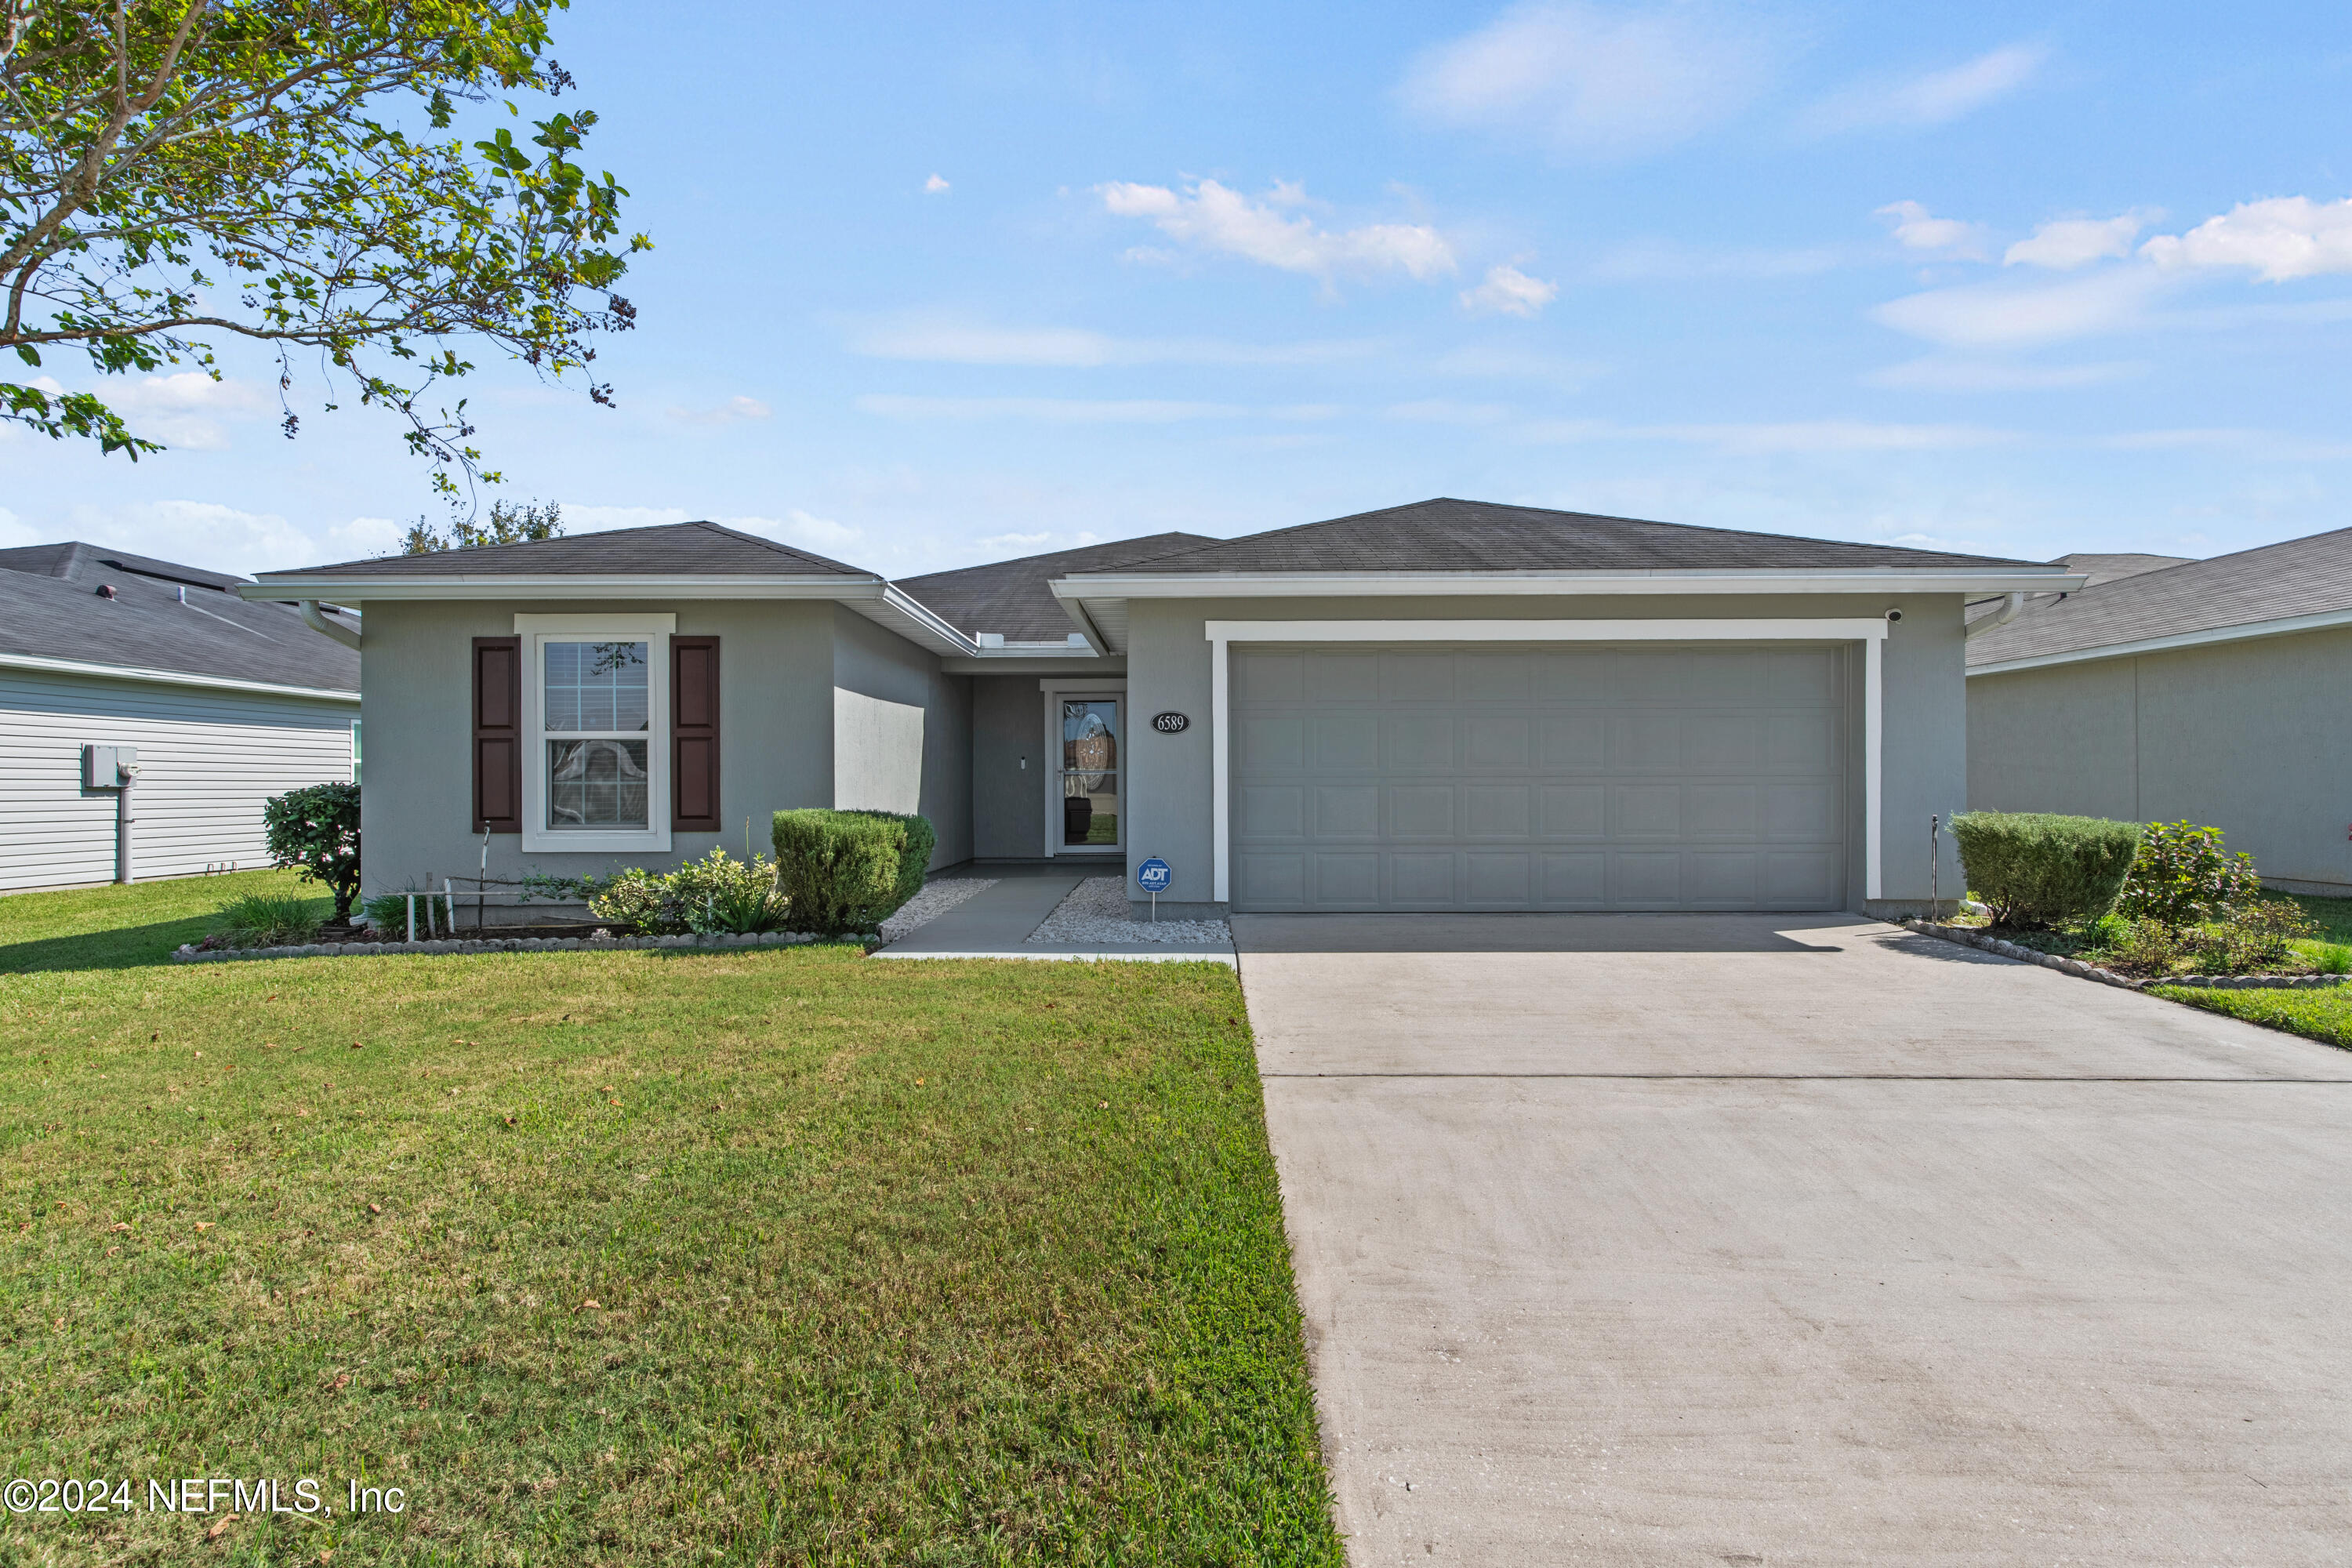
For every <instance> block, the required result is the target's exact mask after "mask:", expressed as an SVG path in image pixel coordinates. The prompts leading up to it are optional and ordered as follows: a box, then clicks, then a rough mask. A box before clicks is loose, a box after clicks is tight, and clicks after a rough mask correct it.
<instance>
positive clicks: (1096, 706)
mask: <svg viewBox="0 0 2352 1568" xmlns="http://www.w3.org/2000/svg"><path fill="white" fill-rule="evenodd" d="M1120 706H1121V704H1120V701H1119V700H1118V698H1116V697H1065V698H1063V699H1062V700H1061V714H1062V721H1061V728H1062V747H1061V756H1060V759H1059V762H1058V765H1057V766H1056V768H1055V775H1054V785H1055V795H1056V797H1057V804H1056V805H1055V812H1056V813H1057V816H1055V820H1054V823H1053V830H1054V831H1055V833H1056V834H1057V835H1058V837H1055V841H1054V845H1055V848H1054V852H1055V854H1057V855H1069V854H1082V853H1084V852H1086V851H1087V850H1089V849H1092V850H1101V851H1105V852H1108V853H1116V852H1117V851H1118V850H1119V849H1121V848H1122V847H1125V845H1126V838H1125V837H1124V835H1123V834H1122V833H1121V831H1120V828H1119V818H1120V817H1121V816H1124V815H1125V814H1124V813H1123V812H1122V811H1121V810H1120V808H1119V799H1118V793H1119V791H1118V781H1119V768H1120V765H1121V758H1120V752H1121V751H1122V750H1123V749H1124V742H1125V740H1126V731H1125V730H1124V728H1123V726H1122V725H1121V723H1120V712H1119V709H1120Z"/></svg>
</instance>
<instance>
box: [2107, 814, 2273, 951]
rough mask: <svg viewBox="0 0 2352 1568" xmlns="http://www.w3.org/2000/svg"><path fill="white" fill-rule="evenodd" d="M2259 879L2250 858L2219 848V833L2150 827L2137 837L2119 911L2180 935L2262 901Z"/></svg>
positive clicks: (2186, 825) (2178, 824)
mask: <svg viewBox="0 0 2352 1568" xmlns="http://www.w3.org/2000/svg"><path fill="white" fill-rule="evenodd" d="M2262 890H2263V879H2262V878H2261V877H2260V876H2258V875H2257V874H2256V873H2255V871H2254V858H2253V857H2252V856H2251V855H2231V854H2229V853H2227V852H2226V851H2224V850H2223V849H2222V847H2221V829H2220V828H2218V827H2196V826H2191V825H2189V823H2186V822H2173V823H2164V822H2151V823H2149V824H2148V825H2147V826H2146V827H2143V828H2141V829H2140V833H2139V854H2138V856H2137V858H2135V859H2134V860H2133V861H2132V868H2131V877H2130V879H2128V880H2126V882H2125V883H2124V896H2123V906H2122V907H2123V911H2124V913H2126V914H2127V915H2129V916H2131V917H2132V918H2133V919H2134V920H2147V921H2159V922H2161V923H2162V925H2163V926H2164V929H2165V930H2167V931H2180V930H2182V929H2184V928H2185V927H2188V926H2192V925H2195V924H2197V923H2198V922H2200V921H2209V920H2218V919H2220V918H2221V916H2223V915H2225V914H2227V913H2228V912H2229V911H2230V910H2231V909H2233V908H2235V907H2236V906H2237V905H2239V904H2242V903H2244V902H2246V901H2247V900H2251V899H2256V898H2259V897H2261V896H2262Z"/></svg>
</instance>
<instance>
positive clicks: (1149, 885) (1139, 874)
mask: <svg viewBox="0 0 2352 1568" xmlns="http://www.w3.org/2000/svg"><path fill="white" fill-rule="evenodd" d="M1175 879H1176V873H1175V872H1173V871H1171V870H1170V869H1169V868H1168V862H1167V861H1165V860H1162V859H1161V858H1160V857H1159V856H1157V855H1154V856H1153V857H1152V858H1150V859H1149V860H1146V861H1145V862H1144V863H1143V864H1142V865H1140V866H1138V867H1137V868H1135V885H1136V886H1137V887H1139V888H1141V889H1143V890H1144V891H1145V892H1147V893H1164V892H1166V891H1167V890H1168V884H1169V883H1171V882H1172V881H1174V880H1175Z"/></svg>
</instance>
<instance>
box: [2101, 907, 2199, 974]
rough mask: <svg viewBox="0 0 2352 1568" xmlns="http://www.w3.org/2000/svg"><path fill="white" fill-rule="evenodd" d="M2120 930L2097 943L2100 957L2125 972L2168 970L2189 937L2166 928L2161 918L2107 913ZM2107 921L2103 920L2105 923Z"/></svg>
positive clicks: (2141, 972) (2177, 961) (2142, 972)
mask: <svg viewBox="0 0 2352 1568" xmlns="http://www.w3.org/2000/svg"><path fill="white" fill-rule="evenodd" d="M2108 920H2109V921H2114V923H2115V924H2116V925H2117V926H2120V927H2121V928H2122V930H2121V931H2118V932H2117V933H2116V935H2114V936H2112V937H2110V938H2108V939H2107V940H2105V941H2104V942H2100V943H2099V947H2100V949H2101V952H2100V961H2101V962H2102V963H2105V966H2106V967H2107V968H2109V969H2114V970H2119V971H2121V972H2122V973H2126V974H2143V975H2153V974H2169V973H2172V969H2173V966H2174V965H2175V964H2177V963H2179V962H2180V955H2181V954H2182V953H2184V952H2188V951H2189V938H2188V937H2186V936H2184V935H2183V934H2182V933H2180V932H2179V931H2169V930H2167V929H2166V927H2165V926H2164V924H2163V922H2162V921H2123V920H2116V918H2115V917H2114V916H2112V915H2111V916H2109V917H2108ZM2105 923H2107V922H2106V921H2102V922H2101V924H2102V925H2105Z"/></svg>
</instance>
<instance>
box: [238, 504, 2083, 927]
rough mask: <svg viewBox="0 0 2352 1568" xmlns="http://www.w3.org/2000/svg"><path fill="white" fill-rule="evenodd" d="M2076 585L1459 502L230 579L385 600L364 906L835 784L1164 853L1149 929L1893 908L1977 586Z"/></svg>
mask: <svg viewBox="0 0 2352 1568" xmlns="http://www.w3.org/2000/svg"><path fill="white" fill-rule="evenodd" d="M2082 581H2083V578H2082V576H2081V575H2080V574H2071V573H2069V572H2068V571H2067V570H2066V568H2064V567H2063V565H2058V564H2053V563H2029V562H2018V561H2004V560H1994V559H1988V558H1984V557H1979V556H1969V555H1958V554H1946V553H1940V552H1928V551H1917V550H1906V549H1898V548H1894V547H1890V546H1884V545H1870V544H1852V543H1843V542H1829V541H1821V540H1809V539H1795V538H1784V537H1780V536H1777V535H1771V534H1759V533H1742V532H1733V531H1725V530H1719V529H1705V528H1689V527H1681V526H1677V525H1675V524H1670V523H1660V522H1644V521H1633V520H1629V519H1623V518H1608V517H1592V516H1587V515H1583V514H1580V513H1572V512H1559V511H1546V510H1536V509H1532V508H1527V507H1512V506H1493V505H1483V504H1479V503H1475V502H1470V501H1461V500H1432V501H1423V502H1420V503H1417V504H1414V505H1410V506H1402V507H1396V508H1391V509H1389V510H1382V511H1375V512H1368V513H1365V514H1362V515H1360V516H1356V517H1348V518H1340V519H1338V520H1335V521H1328V522H1318V523H1312V524H1307V525H1306V526H1303V527H1297V528H1290V529H1283V530H1278V531H1274V532H1269V533H1262V534H1256V535H1253V536H1250V537H1247V538H1243V539H1235V540H1222V541H1221V540H1211V539H1202V538H1196V537H1192V536H1189V535H1183V534H1162V535H1160V536H1157V537H1154V538H1149V539H1136V540H1129V541H1125V542H1120V543H1118V544H1108V545H1099V546H1096V547H1093V548H1091V549H1087V550H1080V551H1070V552H1061V553H1057V554H1050V555H1041V556H1033V557H1030V558H1028V559H1025V560H1021V561H1011V562H1003V563H995V564H992V565H987V566H980V567H974V568H972V569H971V570H968V571H961V572H945V573H938V574H931V575H929V576H925V577H920V578H915V579H911V580H908V581H906V582H901V583H892V582H888V581H886V580H885V579H883V578H882V577H881V576H879V575H878V574H875V573H872V572H867V571H863V570H860V569H859V568H857V567H855V566H851V565H846V564H844V563H840V562H837V561H829V560H825V559H824V558H823V557H820V556H815V555H812V554H809V553H807V552H803V551H798V550H793V549H790V548H788V547H786V546H783V545H781V544H776V543H772V542H769V541H766V540H762V539H758V538H753V537H751V536H749V535H745V534H741V533H738V532H734V531H730V530H728V529H724V528H720V527H717V526H715V525H713V524H709V523H685V524H679V525H676V526H672V527H661V528H646V529H635V530H627V531H618V532H611V533H597V534H589V535H583V536H578V537H573V538H566V539H557V540H548V541H542V542H535V543H528V544H516V545H506V546H497V547H490V548H485V549H477V550H467V551H459V552H449V553H446V554H438V555H428V556H409V557H395V558H390V559H380V560H373V561H357V562H350V563H343V564H341V565H335V566H322V567H319V568H316V569H313V570H310V571H304V572H293V573H275V574H269V575H268V576H267V577H265V578H264V579H262V581H261V582H260V583H259V584H257V586H255V587H254V588H252V589H249V590H247V592H248V593H250V594H252V595H256V596H264V595H266V596H268V597H271V598H296V599H301V598H315V599H325V600H331V601H333V602H335V603H338V604H353V603H356V604H360V605H364V606H365V612H366V621H365V626H366V634H365V641H364V643H363V645H362V700H363V711H364V714H365V719H366V724H367V733H368V737H369V741H370V757H369V779H368V784H369V787H368V790H367V793H366V802H365V813H366V818H365V827H366V836H367V837H366V842H367V868H366V876H367V886H368V890H369V891H370V892H371V893H373V892H376V891H381V890H391V889H399V888H402V887H405V886H411V885H424V886H436V885H437V884H438V882H439V880H440V879H442V878H443V877H449V878H452V879H461V878H467V877H470V876H471V875H472V874H473V872H474V869H475V867H476V865H477V864H478V860H479V858H480V856H481V854H482V852H483V845H484V841H485V839H486V838H487V841H488V862H489V866H490V868H491V871H492V874H493V875H494V876H513V875H515V874H516V873H518V872H520V871H521V870H523V869H525V868H532V867H536V868H541V869H544V870H548V871H551V872H562V873H570V874H577V873H578V872H580V871H583V870H590V869H602V868H614V867H620V866H625V865H632V864H640V865H666V864H670V863H674V862H676V861H677V859H679V858H683V857H687V856H693V855H698V854H701V853H703V852H705V851H706V850H708V849H709V847H711V846H713V845H720V844H724V845H727V846H729V847H733V848H735V849H736V850H737V851H738V852H740V847H741V845H742V843H743V840H744V837H745V834H746V831H747V824H748V831H749V834H750V837H751V840H752V843H753V844H754V846H755V847H760V846H763V845H764V843H765V837H766V834H765V825H766V821H767V817H768V815H769V814H770V813H771V812H772V811H775V810H777V809H779V808H782V807H789V806H805V805H838V806H865V807H884V808H887V809H890V810H895V811H920V812H922V813H924V814H925V815H926V816H929V817H930V818H931V820H932V822H933V823H934V824H935V825H936V826H937V828H938V831H939V852H938V858H937V864H938V865H940V866H945V865H948V864H952V863H956V862H961V861H965V860H979V861H1013V860H1034V859H1040V858H1055V859H1059V858H1064V857H1072V858H1085V859H1087V860H1092V861H1098V862H1100V863H1101V864H1102V865H1103V866H1104V868H1105V869H1106V870H1107V871H1109V870H1118V871H1121V872H1124V873H1125V874H1126V875H1127V876H1128V878H1129V887H1130V888H1132V886H1133V870H1134V868H1135V866H1136V865H1137V864H1139V862H1140V861H1141V860H1143V859H1144V858H1148V857H1154V856H1156V857H1159V858H1162V859H1165V860H1166V861H1168V862H1169V863H1170V865H1171V867H1172V868H1174V872H1175V884H1174V887H1173V888H1172V889H1171V893H1170V895H1169V896H1168V897H1167V898H1164V899H1163V900H1161V909H1162V911H1163V912H1170V905H1171V903H1172V904H1173V905H1174V906H1175V907H1176V911H1177V912H1181V913H1207V912H1212V911H1220V912H1221V911H1223V910H1229V909H1230V910H1241V911H1253V910H1832V909H1867V910H1874V911H1882V912H1884V911H1891V910H1899V909H1916V908H1922V907H1924V905H1925V902H1926V900H1927V897H1928V877H1929V868H1928V833H1927V826H1928V818H1929V816H1930V815H1931V814H1948V813H1949V812H1951V811H1952V810H1954V809H1955V808H1957V807H1958V805H1960V804H1961V800H1962V796H1963V792H1964V789H1965V785H1966V778H1967V753H1966V737H1967V712H1966V706H1967V700H1966V687H1965V680H1964V677H1963V654H1962V646H1963V613H1964V611H1963V606H1964V605H1967V604H1968V603H1969V602H1970V601H1972V600H1979V599H1982V598H1984V597H1985V596H1986V595H2006V594H2011V593H2019V594H2023V593H2041V592H2056V591H2060V590H2063V589H2065V588H2070V587H2075V586H2079V585H2080V584H2081V583H2082ZM1944 874H1945V877H1946V881H1945V882H1944V884H1943V886H1944V887H1945V888H1946V889H1951V888H1953V887H1955V886H1956V883H1955V882H1954V881H1952V880H1951V877H1952V875H1953V873H1952V871H1951V869H1950V868H1949V867H1948V868H1947V869H1946V871H1945V873H1944Z"/></svg>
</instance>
